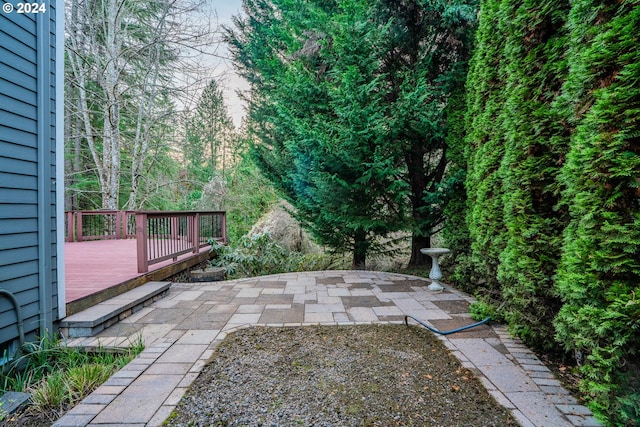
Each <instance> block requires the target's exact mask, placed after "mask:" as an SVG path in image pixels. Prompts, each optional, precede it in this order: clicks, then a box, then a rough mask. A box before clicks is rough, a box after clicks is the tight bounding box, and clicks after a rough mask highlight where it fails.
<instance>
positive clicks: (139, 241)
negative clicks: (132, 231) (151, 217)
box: [136, 212, 149, 273]
mask: <svg viewBox="0 0 640 427" xmlns="http://www.w3.org/2000/svg"><path fill="white" fill-rule="evenodd" d="M148 237H149V234H148V231H147V214H146V213H144V212H136V246H137V255H138V273H146V272H148V271H149V257H148V256H147V255H148V254H147V240H148Z"/></svg>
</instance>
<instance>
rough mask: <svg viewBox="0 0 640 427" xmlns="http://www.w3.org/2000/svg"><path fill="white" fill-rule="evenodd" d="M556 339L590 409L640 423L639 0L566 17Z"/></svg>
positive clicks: (596, 4) (596, 5)
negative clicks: (566, 213) (567, 136)
mask: <svg viewBox="0 0 640 427" xmlns="http://www.w3.org/2000/svg"><path fill="white" fill-rule="evenodd" d="M569 28H570V30H571V37H572V39H571V46H572V48H571V50H570V63H571V73H570V76H569V78H568V80H567V82H566V85H565V96H566V103H565V107H566V109H565V115H566V116H567V117H568V118H569V120H571V121H572V122H573V123H574V125H575V130H574V133H573V137H572V139H571V149H570V151H569V154H568V156H567V162H566V165H565V167H564V169H563V171H562V180H563V184H564V186H565V191H564V195H563V196H564V203H565V205H566V206H568V207H569V210H570V214H571V222H570V224H569V226H568V227H567V228H566V230H565V232H564V247H563V255H562V262H561V265H560V268H559V271H558V277H557V291H558V294H559V295H560V296H561V297H562V300H563V302H564V306H563V307H562V310H561V311H560V314H559V315H558V317H557V319H556V328H557V338H558V340H559V341H560V342H561V343H562V345H563V346H564V347H565V348H566V349H567V350H570V351H573V352H575V354H576V355H577V357H578V359H579V360H580V361H581V362H582V366H581V372H582V375H583V377H584V380H583V382H582V389H583V391H584V392H585V394H586V396H587V398H588V399H589V400H590V406H591V408H592V409H593V410H594V412H596V414H599V415H601V416H603V417H606V418H607V419H608V421H609V423H610V424H612V425H634V426H637V425H640V379H639V378H640V363H639V362H638V355H639V353H640V38H639V37H638V33H639V29H640V2H637V1H636V2H623V3H621V4H618V5H611V3H609V2H604V1H591V0H588V1H580V2H578V4H576V6H574V7H573V9H572V13H571V15H570V19H569Z"/></svg>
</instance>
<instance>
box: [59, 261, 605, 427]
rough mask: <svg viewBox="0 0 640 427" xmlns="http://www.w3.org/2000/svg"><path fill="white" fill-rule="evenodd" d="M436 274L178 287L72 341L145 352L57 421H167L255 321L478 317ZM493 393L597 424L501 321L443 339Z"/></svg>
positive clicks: (447, 325)
mask: <svg viewBox="0 0 640 427" xmlns="http://www.w3.org/2000/svg"><path fill="white" fill-rule="evenodd" d="M428 284H429V281H427V280H424V279H421V278H418V277H413V276H406V275H400V274H391V273H380V272H364V271H324V272H313V273H290V274H281V275H275V276H264V277H259V278H252V279H243V280H234V281H225V282H214V283H204V284H174V285H173V286H172V287H171V289H170V292H169V295H168V296H167V297H165V298H163V299H161V300H159V301H156V302H155V303H153V304H151V305H149V306H147V307H145V308H143V309H142V310H140V311H138V312H137V313H135V314H133V315H132V316H130V317H128V318H126V319H124V320H122V321H120V322H119V323H117V324H116V325H113V326H112V327H110V328H108V329H106V330H104V331H103V332H101V333H100V334H99V336H97V337H95V338H84V339H75V340H73V341H71V342H70V343H69V344H70V345H97V344H98V343H100V344H101V345H104V346H111V345H123V344H126V342H127V340H129V341H135V340H137V339H138V338H139V337H142V339H143V340H144V342H145V344H146V349H145V350H144V351H143V352H142V353H141V354H140V355H139V356H138V357H137V358H136V359H135V360H133V361H132V362H131V363H129V364H128V365H127V366H126V367H124V368H123V369H122V370H120V371H119V372H117V373H116V374H114V375H113V376H112V377H111V378H110V379H109V380H108V381H107V382H106V383H105V384H104V385H102V386H101V387H99V388H98V389H97V390H96V391H94V392H93V393H92V394H91V395H89V396H88V397H87V398H86V399H84V400H83V401H82V403H80V404H79V405H78V406H76V407H75V408H73V409H72V410H70V411H69V412H68V413H67V414H66V415H65V416H64V417H62V418H61V419H60V420H59V421H58V422H56V423H55V424H54V426H57V427H62V426H87V425H89V426H103V427H104V426H123V425H129V426H160V425H162V423H163V421H165V420H166V418H167V417H168V416H169V415H170V414H171V412H172V411H173V409H174V408H175V406H176V405H177V404H178V402H179V401H180V399H181V397H182V396H183V395H184V393H185V391H186V390H187V387H188V386H189V385H190V384H191V383H192V382H193V380H194V379H195V378H196V377H197V376H198V373H199V372H200V371H201V369H202V368H203V366H204V365H205V363H206V361H207V360H208V359H209V358H210V357H211V355H212V354H213V351H214V349H215V347H216V346H217V345H218V344H219V343H220V342H221V341H222V340H223V339H224V337H225V336H226V335H227V334H228V333H230V332H232V331H234V330H237V329H238V328H242V327H247V326H250V325H266V326H301V325H317V324H323V325H342V324H344V325H351V324H361V323H389V322H391V323H402V322H403V319H404V315H405V314H409V315H412V316H415V317H417V318H419V319H422V320H424V321H427V322H429V323H431V324H432V325H433V326H434V327H436V328H438V329H440V330H450V329H454V328H457V327H459V326H462V325H466V324H469V323H472V322H473V321H472V320H471V319H470V318H469V315H468V304H469V302H472V301H473V299H472V298H471V297H469V296H467V295H465V294H463V293H461V292H458V291H456V290H454V289H451V288H449V287H447V288H446V290H445V291H444V292H442V293H434V292H431V291H429V290H428V289H427V285H428ZM439 338H440V339H441V340H442V341H443V342H444V344H445V345H446V346H447V347H448V348H449V349H450V350H451V351H452V353H453V354H454V355H455V356H457V357H458V359H460V361H461V362H462V364H463V365H464V366H465V367H467V368H469V369H471V370H472V371H473V372H474V373H475V374H476V375H478V377H479V378H480V379H481V381H482V383H483V384H484V385H485V387H486V388H487V390H488V391H489V393H491V395H493V396H494V398H495V399H496V400H497V401H498V402H499V403H500V404H502V405H504V406H505V407H506V408H508V409H509V410H511V412H512V413H513V415H514V417H515V418H516V419H517V420H518V422H519V423H520V424H521V425H522V426H525V427H530V426H540V427H542V426H549V427H560V426H597V425H599V424H598V423H597V422H596V420H595V419H594V418H593V416H592V414H591V412H590V411H589V410H588V409H587V408H585V407H584V406H581V405H579V404H578V402H577V401H576V400H575V399H574V398H573V397H572V396H571V395H570V394H569V393H568V392H567V391H566V390H565V389H564V388H562V387H561V385H560V383H559V382H558V380H556V379H555V378H554V376H553V374H552V373H551V372H550V371H549V370H548V369H547V368H546V367H545V366H544V364H543V363H542V362H541V361H540V360H539V359H538V358H537V357H536V356H535V355H534V354H533V353H532V352H531V351H529V350H528V349H527V348H526V347H525V346H524V345H523V344H522V343H521V342H520V341H519V340H517V339H511V338H510V337H509V336H508V334H507V333H506V331H505V329H504V328H503V327H501V326H498V325H491V326H489V325H482V326H480V327H477V328H474V329H470V330H467V331H464V332H460V333H456V334H452V335H447V336H439Z"/></svg>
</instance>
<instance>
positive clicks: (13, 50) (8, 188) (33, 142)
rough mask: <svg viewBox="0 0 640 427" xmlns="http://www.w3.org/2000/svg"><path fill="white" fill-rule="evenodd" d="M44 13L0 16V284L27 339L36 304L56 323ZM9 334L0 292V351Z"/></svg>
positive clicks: (51, 35) (51, 54)
mask: <svg viewBox="0 0 640 427" xmlns="http://www.w3.org/2000/svg"><path fill="white" fill-rule="evenodd" d="M47 10H48V12H47V13H46V14H32V15H25V14H17V13H10V14H6V13H4V14H0V287H1V288H3V289H6V290H8V291H9V292H12V293H13V294H14V295H15V296H16V298H17V299H18V302H19V304H20V307H21V311H22V316H23V319H24V326H25V334H26V335H27V337H31V338H33V337H35V335H36V334H38V333H39V332H40V331H39V329H40V327H41V325H43V323H42V322H41V315H40V312H41V311H42V308H43V307H44V309H45V311H46V313H47V315H48V318H49V319H50V320H56V319H55V317H56V314H55V313H57V294H58V291H57V272H56V266H57V253H56V251H57V244H56V236H57V235H56V185H55V177H56V164H55V161H56V148H57V147H56V145H57V144H56V143H57V141H56V117H57V116H56V75H55V71H56V42H57V39H56V33H55V30H56V25H55V2H54V1H53V2H52V1H48V2H47ZM38 32H40V34H38ZM60 48H61V49H62V48H63V47H62V46H60ZM60 89H61V88H60ZM59 114H62V112H59ZM61 166H62V165H61ZM43 290H44V293H43ZM43 296H44V298H43V300H42V301H41V300H40V298H41V297H43ZM43 302H44V303H45V304H44V305H43V304H42V303H43ZM44 324H46V322H45V323H44ZM16 338H17V327H16V324H15V310H14V307H13V306H12V304H11V303H10V301H9V300H8V299H7V298H2V297H0V351H1V350H3V349H5V348H7V346H8V343H11V342H12V341H13V340H15V339H16Z"/></svg>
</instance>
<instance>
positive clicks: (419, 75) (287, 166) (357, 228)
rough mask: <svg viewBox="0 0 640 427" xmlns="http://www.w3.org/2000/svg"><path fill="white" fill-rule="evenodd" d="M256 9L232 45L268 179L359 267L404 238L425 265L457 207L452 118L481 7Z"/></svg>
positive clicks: (280, 5)
mask: <svg viewBox="0 0 640 427" xmlns="http://www.w3.org/2000/svg"><path fill="white" fill-rule="evenodd" d="M246 7H247V10H246V12H247V15H248V16H249V18H248V19H247V20H243V21H241V20H238V22H236V28H237V31H236V33H235V34H232V36H231V43H232V45H233V46H235V56H236V58H237V59H238V60H239V61H240V62H241V63H242V64H244V71H245V73H246V77H247V78H248V80H249V81H250V82H252V85H253V88H252V95H251V104H250V105H251V107H250V111H251V113H252V119H253V120H254V121H255V122H256V131H257V133H258V135H259V136H260V140H261V144H258V145H257V146H256V155H257V158H258V159H257V160H258V163H259V164H260V165H261V168H262V169H263V171H264V172H265V174H266V175H267V176H269V177H270V179H271V180H272V181H273V182H274V183H275V184H276V186H277V187H279V188H281V189H282V190H283V191H284V193H285V194H286V195H287V196H288V197H289V198H290V200H291V202H292V204H293V205H294V206H296V208H297V209H298V214H299V216H300V217H301V218H302V219H303V220H304V221H305V222H306V223H307V224H308V226H309V227H310V228H311V229H312V230H313V231H314V233H315V234H316V236H317V237H318V238H319V239H320V240H321V241H322V242H324V243H326V244H328V245H330V246H332V247H334V248H336V249H344V248H346V247H349V248H351V249H352V250H354V264H356V265H361V264H362V263H363V261H364V257H365V256H366V255H365V254H366V253H367V252H369V251H370V250H371V249H372V248H374V246H375V243H376V242H377V240H378V239H379V237H380V236H385V235H387V234H388V233H389V232H391V231H394V230H398V229H400V228H409V229H410V230H411V231H412V233H413V242H412V247H413V251H412V258H411V261H410V262H411V263H413V264H420V263H421V262H423V261H424V257H423V256H422V254H420V252H419V249H420V248H422V247H428V246H429V236H430V235H431V234H432V233H433V232H434V231H435V228H436V226H438V224H440V223H441V222H442V220H443V214H442V212H443V207H444V204H445V202H446V199H447V197H448V196H449V191H448V187H446V186H443V185H442V180H443V177H444V173H445V170H446V164H447V160H446V156H445V135H446V122H445V120H444V115H445V114H444V111H445V108H446V105H447V102H448V98H449V96H450V93H451V92H452V90H454V89H455V88H456V87H459V86H460V85H461V84H462V81H463V80H464V72H463V71H461V70H463V69H464V67H463V66H461V65H460V64H461V63H462V64H463V60H464V59H465V56H466V55H467V52H468V46H469V40H468V39H469V34H470V29H471V28H472V24H473V22H474V20H475V13H474V9H473V7H469V6H466V5H464V4H455V5H448V4H446V3H444V2H443V3H437V4H434V5H430V6H429V7H427V6H424V5H422V4H420V3H419V2H406V3H404V2H403V3H402V4H400V3H398V2H386V1H382V2H379V3H378V2H374V3H373V4H372V3H371V2H365V1H356V0H350V1H344V2H340V3H339V4H337V5H336V4H332V3H327V2H318V3H317V4H314V3H308V4H306V5H305V6H304V7H301V6H300V5H299V3H295V2H293V3H292V2H286V1H274V2H257V1H255V2H246ZM276 11H277V12H276ZM287 25H288V27H287ZM251 40H255V42H253V43H254V44H253V45H251ZM266 40H270V42H265V41H266ZM249 46H252V47H251V48H249ZM274 49H275V50H274ZM277 49H281V50H280V51H278V50H277ZM264 58H269V59H268V60H264ZM257 70H259V71H257ZM265 142H267V143H265ZM445 190H447V191H445ZM407 212H409V213H407ZM345 227H346V228H345ZM345 237H346V239H345Z"/></svg>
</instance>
